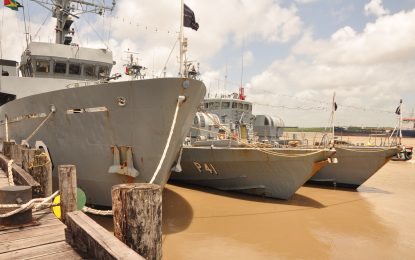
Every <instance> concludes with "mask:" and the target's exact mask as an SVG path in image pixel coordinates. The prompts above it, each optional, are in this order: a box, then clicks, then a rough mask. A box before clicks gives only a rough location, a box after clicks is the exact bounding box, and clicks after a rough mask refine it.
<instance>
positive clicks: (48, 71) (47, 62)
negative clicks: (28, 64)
mask: <svg viewBox="0 0 415 260" xmlns="http://www.w3.org/2000/svg"><path fill="white" fill-rule="evenodd" d="M41 63H42V64H43V65H45V64H47V66H46V71H43V70H39V69H40V65H41ZM35 64H36V72H39V73H45V74H49V73H50V61H49V60H46V59H39V60H35Z"/></svg>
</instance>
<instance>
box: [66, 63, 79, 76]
mask: <svg viewBox="0 0 415 260" xmlns="http://www.w3.org/2000/svg"><path fill="white" fill-rule="evenodd" d="M69 74H70V75H80V74H81V64H79V63H70V64H69Z"/></svg>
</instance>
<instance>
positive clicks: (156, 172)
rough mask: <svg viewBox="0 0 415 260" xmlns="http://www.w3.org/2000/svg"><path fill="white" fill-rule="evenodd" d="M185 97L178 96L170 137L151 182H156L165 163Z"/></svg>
mask: <svg viewBox="0 0 415 260" xmlns="http://www.w3.org/2000/svg"><path fill="white" fill-rule="evenodd" d="M184 99H185V97H184V96H179V97H178V98H177V104H176V111H175V112H174V117H173V122H172V124H171V128H170V133H169V137H168V138H167V142H166V146H165V147H164V151H163V155H162V156H161V158H160V162H159V164H158V166H157V169H156V171H155V172H154V174H153V178H151V180H150V183H153V182H154V180H155V179H156V177H157V175H158V173H159V171H160V169H161V166H162V165H163V162H164V159H165V157H166V154H167V150H168V149H169V146H170V141H171V137H172V136H173V132H174V127H175V126H176V119H177V114H178V112H179V108H180V104H181V103H182V102H183V101H184Z"/></svg>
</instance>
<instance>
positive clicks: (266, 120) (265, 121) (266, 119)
mask: <svg viewBox="0 0 415 260" xmlns="http://www.w3.org/2000/svg"><path fill="white" fill-rule="evenodd" d="M264 125H269V120H268V117H265V119H264Z"/></svg>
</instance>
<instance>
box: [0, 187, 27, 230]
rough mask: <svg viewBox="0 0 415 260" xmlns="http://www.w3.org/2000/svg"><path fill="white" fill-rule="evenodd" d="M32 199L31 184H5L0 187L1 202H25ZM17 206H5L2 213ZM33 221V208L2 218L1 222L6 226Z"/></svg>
mask: <svg viewBox="0 0 415 260" xmlns="http://www.w3.org/2000/svg"><path fill="white" fill-rule="evenodd" d="M31 199H32V188H31V187H30V186H4V187H0V204H24V203H27V202H29V201H30V200H31ZM15 209H16V208H5V209H2V210H1V213H2V214H4V213H7V212H10V211H13V210H15ZM30 222H32V210H31V209H30V210H26V211H23V212H19V213H17V214H15V215H12V216H9V217H6V218H0V224H1V225H5V226H15V225H24V224H28V223H30Z"/></svg>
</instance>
